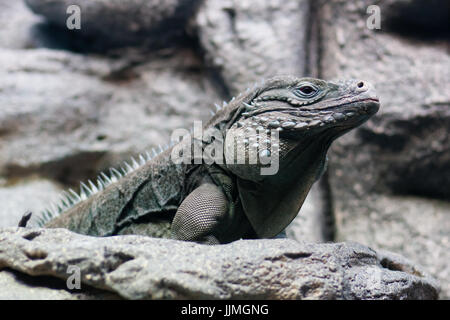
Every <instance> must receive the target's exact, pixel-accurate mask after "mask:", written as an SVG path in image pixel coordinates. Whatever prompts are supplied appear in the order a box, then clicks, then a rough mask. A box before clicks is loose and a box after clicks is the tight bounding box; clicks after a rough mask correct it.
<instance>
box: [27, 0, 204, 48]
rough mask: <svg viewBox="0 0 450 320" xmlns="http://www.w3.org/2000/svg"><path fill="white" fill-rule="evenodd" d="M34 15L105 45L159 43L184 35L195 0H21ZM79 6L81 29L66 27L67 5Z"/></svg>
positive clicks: (152, 44) (196, 0) (158, 44)
mask: <svg viewBox="0 0 450 320" xmlns="http://www.w3.org/2000/svg"><path fill="white" fill-rule="evenodd" d="M25 3H26V4H27V5H28V6H29V7H30V8H31V9H32V10H33V11H34V12H35V13H37V14H40V15H42V16H44V17H45V18H46V19H47V20H48V21H49V22H51V23H52V24H55V25H57V26H60V27H61V28H64V29H66V30H67V33H68V34H69V32H71V33H72V34H77V35H78V34H79V35H82V36H84V37H90V38H91V39H92V38H93V39H95V40H94V41H93V42H96V43H102V44H104V45H105V46H106V47H121V46H127V45H139V46H144V45H150V46H160V45H164V44H165V43H167V42H169V41H171V40H173V38H175V39H176V38H180V36H182V35H183V34H184V26H185V24H186V21H187V19H188V18H189V17H190V16H191V15H192V14H193V12H194V11H195V9H196V7H197V3H198V0H183V1H180V0H164V1H156V0H153V1H148V0H113V1H104V0H25ZM72 5H76V6H78V7H79V8H80V15H81V28H80V29H79V30H71V31H69V30H68V29H67V19H68V18H69V16H70V14H68V13H67V8H68V7H69V6H72ZM91 42H92V41H91Z"/></svg>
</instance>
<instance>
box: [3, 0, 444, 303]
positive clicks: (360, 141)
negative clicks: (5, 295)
mask: <svg viewBox="0 0 450 320" xmlns="http://www.w3.org/2000/svg"><path fill="white" fill-rule="evenodd" d="M73 4H75V5H78V6H79V7H80V8H81V29H80V30H68V29H67V28H66V20H67V18H68V16H69V15H68V14H67V12H66V10H67V7H68V6H69V5H73ZM370 5H378V6H379V9H380V17H381V24H380V27H381V29H373V30H371V29H369V28H368V27H367V19H368V18H369V17H370V16H371V14H372V13H371V12H368V11H367V8H368V7H369V6H370ZM449 12H450V4H449V2H448V1H446V0H442V1H439V0H387V1H375V0H372V1H370V0H364V1H357V2H353V1H339V0H332V1H313V0H296V1H282V0H264V1H249V0H239V1H237V0H205V1H201V0H165V1H157V0H111V1H102V0H89V1H88V0H25V1H19V0H17V1H10V0H0V227H10V226H15V225H16V224H17V222H18V220H19V219H20V217H21V215H22V214H23V213H24V212H25V211H26V210H32V211H34V212H38V211H39V210H40V209H42V208H43V207H44V206H45V205H46V204H48V202H49V201H51V200H55V199H57V197H58V194H59V192H61V191H62V190H64V189H66V188H68V187H75V188H76V187H77V186H78V183H79V181H82V180H86V179H89V178H92V177H95V176H96V174H97V173H98V172H99V171H101V170H104V169H106V168H109V167H111V166H117V165H119V164H120V163H121V162H122V161H123V160H125V159H128V158H129V157H130V156H132V155H136V154H138V153H140V152H142V151H145V150H148V149H150V148H151V147H154V146H157V145H158V144H164V143H166V142H167V141H168V140H169V137H170V134H171V132H172V131H173V130H174V129H176V128H180V127H187V125H188V124H190V123H192V121H194V120H206V119H208V117H209V115H210V112H209V110H211V109H213V105H214V103H215V102H219V101H222V100H229V99H230V98H231V97H232V96H233V95H235V94H237V93H238V92H239V91H241V90H243V89H245V88H247V86H249V85H252V84H253V82H255V81H258V80H260V79H261V78H263V77H266V78H267V77H269V76H272V75H276V74H295V75H299V76H314V77H319V78H324V79H336V78H358V79H364V80H368V81H369V82H371V83H372V84H374V86H375V88H376V89H377V91H378V94H379V97H380V100H381V105H382V107H381V109H380V111H379V113H378V114H377V115H376V116H375V117H373V118H372V119H371V120H370V121H369V122H368V123H366V124H365V125H363V126H362V127H360V128H359V129H357V130H354V131H352V132H351V133H349V134H347V135H345V136H343V137H342V138H340V139H338V140H337V141H336V142H335V143H334V145H333V146H332V149H331V151H330V153H329V167H328V171H327V173H326V174H325V176H324V177H323V178H322V179H321V181H319V182H318V183H317V184H316V185H315V186H314V188H313V190H312V191H311V193H310V195H309V196H308V198H307V201H306V203H305V205H304V206H303V208H302V210H301V212H300V214H299V216H298V217H297V218H296V219H295V220H294V221H293V223H292V225H291V226H290V227H289V228H288V230H287V234H288V237H289V238H292V239H295V240H298V241H308V242H313V243H314V242H315V243H321V242H331V241H332V242H340V241H357V242H359V243H361V244H363V245H367V246H369V247H371V248H373V249H375V250H390V251H393V252H396V253H398V254H401V255H403V256H405V257H407V258H408V259H409V260H411V261H413V262H414V263H415V264H417V265H420V266H422V267H423V269H424V270H425V271H426V272H428V273H430V274H431V275H432V276H434V277H435V278H436V279H437V280H438V281H439V284H440V287H441V293H440V297H441V298H447V299H448V298H450V280H449V279H450V136H449V130H450V87H449V83H450V30H449V21H450V17H449ZM1 274H3V278H1V277H0V278H1V279H0V282H2V281H3V282H6V283H11V281H12V280H11V279H13V275H12V274H9V273H8V274H6V275H5V273H4V272H2V273H1ZM17 290H19V289H17ZM20 290H23V288H21V289H20ZM42 290H44V291H45V289H42ZM51 294H53V293H49V297H51ZM65 294H66V292H64V295H65ZM97 297H99V296H98V295H97ZM61 298H65V296H63V295H62V296H61Z"/></svg>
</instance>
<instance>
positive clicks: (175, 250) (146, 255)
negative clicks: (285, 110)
mask: <svg viewBox="0 0 450 320" xmlns="http://www.w3.org/2000/svg"><path fill="white" fill-rule="evenodd" d="M0 248H1V249H0V269H2V268H5V267H7V268H10V269H13V270H16V271H19V272H22V273H26V274H28V275H33V276H38V275H40V276H44V275H45V276H52V277H56V278H60V279H66V278H68V276H69V275H71V274H68V273H67V270H68V266H69V265H75V266H77V267H79V268H80V275H81V282H82V285H81V287H82V288H83V286H85V285H88V286H91V287H94V288H98V289H102V290H107V291H111V292H115V293H117V294H118V295H120V296H121V297H123V298H127V299H181V298H188V299H436V298H437V296H438V288H437V284H436V283H435V281H434V280H433V279H432V278H431V277H429V276H428V275H427V274H426V273H425V272H424V271H422V270H421V269H420V268H418V267H416V266H414V265H412V264H410V263H409V262H407V261H406V260H404V259H402V258H399V257H398V256H396V255H393V254H389V253H387V254H386V253H381V254H379V255H378V254H377V253H376V252H375V251H373V250H371V249H370V248H368V247H365V246H361V245H359V244H356V243H336V244H308V243H299V242H296V241H293V240H284V239H279V240H250V241H249V240H241V241H236V242H234V243H231V244H227V245H217V246H204V245H199V244H194V243H189V242H182V241H175V240H167V239H154V238H148V237H140V236H116V237H109V238H95V237H87V236H82V235H78V234H75V233H71V232H69V231H67V230H64V229H24V228H8V229H3V230H2V231H0Z"/></svg>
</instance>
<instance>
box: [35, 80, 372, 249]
mask: <svg viewBox="0 0 450 320" xmlns="http://www.w3.org/2000/svg"><path fill="white" fill-rule="evenodd" d="M378 109H379V100H378V98H377V96H376V95H375V92H374V89H373V88H372V87H371V85H369V84H368V83H367V82H363V81H357V80H347V81H336V82H331V81H324V80H319V79H313V78H298V77H293V76H279V77H274V78H271V79H269V80H267V81H263V82H262V83H259V84H257V85H255V86H254V87H253V88H252V89H247V91H246V92H245V93H242V94H240V95H239V96H238V97H237V98H233V99H232V100H231V101H230V102H229V103H224V104H223V107H218V111H217V112H216V113H215V114H214V116H213V117H212V118H211V119H210V120H209V121H208V122H207V123H206V125H205V126H203V129H204V130H205V131H206V132H208V131H209V132H210V131H211V129H214V131H215V133H216V135H210V136H208V135H206V136H205V135H203V136H201V137H200V138H195V137H193V138H192V137H189V138H187V139H186V137H185V139H183V140H182V141H180V142H178V143H175V144H174V145H172V146H170V147H167V148H166V149H165V150H164V149H161V151H160V152H159V153H158V154H156V153H155V155H154V156H151V155H149V154H148V153H147V154H146V155H145V156H140V157H139V161H136V160H134V159H133V160H132V163H131V164H128V163H125V168H122V171H119V170H116V169H111V170H110V172H109V174H105V173H101V174H100V176H99V177H98V180H97V183H96V184H94V183H93V182H91V181H89V182H88V185H87V184H84V183H82V184H81V188H80V189H81V190H80V193H76V192H74V191H73V190H71V189H70V190H69V191H68V192H64V193H63V195H64V197H63V198H62V200H61V202H60V204H59V205H57V206H55V207H54V208H53V209H52V210H46V211H44V213H43V214H42V215H41V217H40V224H41V226H44V227H47V228H68V229H70V230H72V231H74V232H77V233H81V234H86V235H92V236H112V235H120V234H141V235H147V236H152V237H166V238H174V239H179V240H186V241H195V242H198V243H205V244H220V243H228V242H231V241H234V240H237V239H241V238H243V239H255V238H272V237H275V236H276V235H277V234H279V233H280V232H281V231H283V230H284V229H285V228H286V226H287V225H288V224H289V223H290V222H291V221H292V220H293V219H294V217H295V216H296V215H297V213H298V212H299V210H300V208H301V206H302V204H303V201H304V200H305V197H306V195H307V194H308V192H309V190H310V188H311V186H312V185H313V183H314V182H315V181H316V180H317V179H318V178H319V177H320V176H321V174H322V173H323V171H324V170H325V167H326V161H327V158H326V154H327V150H328V148H329V147H330V144H331V143H332V141H333V140H334V139H336V138H337V137H339V136H341V135H342V134H344V133H346V132H348V131H349V130H351V129H352V128H355V127H357V126H359V125H360V124H362V123H363V122H365V121H366V120H367V119H369V118H370V117H371V116H372V115H374V114H375V113H376V112H377V111H378ZM217 133H220V134H221V136H222V137H223V138H220V137H219V138H218V137H217ZM274 137H275V138H278V139H273V138H274ZM219 142H220V143H219ZM213 144H215V145H219V146H221V147H220V148H222V149H221V150H220V149H219V150H215V151H214V152H215V154H214V152H212V153H210V157H209V158H208V157H206V158H203V159H200V161H199V160H198V159H196V161H190V163H179V162H176V161H173V159H172V157H173V155H174V154H178V155H183V152H185V153H188V154H189V153H191V151H193V153H195V150H194V149H195V147H200V150H201V151H204V153H205V154H207V153H206V152H205V151H207V150H208V148H209V147H210V146H211V145H213ZM264 144H265V147H264V148H263V147H262V146H263V145H264ZM186 147H187V148H186ZM180 150H181V151H180ZM252 150H253V151H254V153H253V155H254V154H256V163H255V162H253V163H249V162H250V161H249V160H250V154H251V152H252ZM222 151H223V153H221V152H222ZM237 152H241V154H242V152H243V153H244V160H245V161H244V162H245V163H242V161H241V162H240V163H239V162H236V161H230V159H234V160H236V157H235V153H236V154H237ZM202 156H203V157H204V155H202ZM189 157H190V158H189V159H190V160H193V157H192V154H191V155H189ZM211 157H215V158H214V159H215V160H216V161H214V162H212V163H211V161H210V160H211V159H212V158H211ZM264 157H265V158H264ZM269 157H272V158H271V159H272V160H275V161H276V162H277V163H276V165H277V170H276V171H275V173H273V174H262V170H263V169H264V168H266V169H268V168H269V167H270V166H269V164H268V162H267V159H268V158H269ZM217 160H223V161H217ZM240 160H242V159H240ZM263 160H265V162H264V161H263ZM271 163H272V162H271Z"/></svg>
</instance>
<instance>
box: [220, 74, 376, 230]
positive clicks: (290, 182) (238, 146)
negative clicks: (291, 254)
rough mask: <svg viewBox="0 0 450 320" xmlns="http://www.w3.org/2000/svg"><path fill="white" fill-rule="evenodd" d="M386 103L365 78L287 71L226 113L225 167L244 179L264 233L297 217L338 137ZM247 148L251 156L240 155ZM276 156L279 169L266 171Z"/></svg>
mask: <svg viewBox="0 0 450 320" xmlns="http://www.w3.org/2000/svg"><path fill="white" fill-rule="evenodd" d="M378 109H379V100H378V98H377V96H376V94H375V92H374V89H373V88H372V86H371V85H370V84H369V83H367V82H365V81H361V80H346V81H336V82H331V81H324V80H319V79H312V78H296V77H291V76H286V77H277V78H273V79H270V80H268V81H265V82H264V83H262V84H261V85H260V86H258V87H257V88H255V89H254V90H251V91H250V92H248V93H247V94H245V95H244V96H242V97H240V98H239V99H237V100H236V101H234V102H233V105H231V106H230V108H229V110H228V111H227V110H225V112H224V114H226V116H220V115H218V117H217V118H216V119H215V121H216V123H222V124H226V126H225V129H226V138H225V144H224V153H225V160H226V164H225V168H226V169H227V170H228V171H229V172H231V173H232V174H234V175H235V176H236V177H237V185H238V189H239V195H240V199H241V203H242V206H243V209H244V211H245V214H246V216H247V217H248V219H249V221H250V223H251V224H252V226H253V228H254V230H255V231H256V233H257V235H258V237H261V238H268V237H273V236H275V235H276V234H277V233H279V232H280V231H282V230H283V229H284V228H285V227H286V226H287V225H288V224H289V223H290V222H291V221H292V219H293V218H294V217H295V216H296V215H297V213H298V211H299V210H300V207H301V206H302V204H303V201H304V199H305V198H306V195H307V194H308V192H309V190H310V188H311V186H312V184H313V183H314V181H316V180H317V178H318V177H319V176H320V175H321V173H323V171H324V167H325V162H326V153H327V151H328V148H329V146H330V144H331V142H332V141H333V140H334V139H336V138H337V137H339V136H340V135H342V134H344V133H345V132H348V131H349V130H351V129H352V128H355V127H357V126H359V125H360V124H362V123H363V122H365V121H366V120H367V119H369V118H370V117H371V116H372V115H374V114H375V113H376V112H377V111H378ZM217 120H218V122H217ZM277 136H278V138H277V139H274V137H275V138H276V137H277ZM239 152H240V155H242V154H244V158H245V159H244V161H242V159H240V160H241V161H240V162H239V156H238V157H237V158H236V155H239ZM254 155H256V158H257V159H256V160H257V161H256V162H255V161H253V162H252V160H254V157H253V158H252V156H254ZM267 158H271V159H270V163H269V164H268V162H267ZM264 159H265V161H263V160H264ZM273 160H274V161H275V163H276V165H277V168H276V169H277V170H269V171H268V172H272V173H273V174H270V173H269V174H268V175H264V174H262V169H268V168H270V167H271V166H272V165H273V162H272V161H273Z"/></svg>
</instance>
